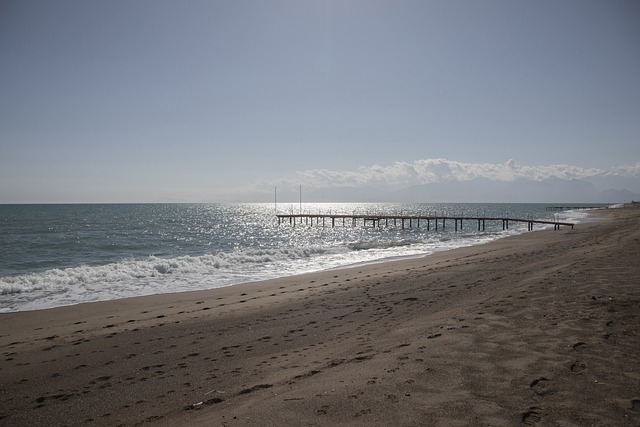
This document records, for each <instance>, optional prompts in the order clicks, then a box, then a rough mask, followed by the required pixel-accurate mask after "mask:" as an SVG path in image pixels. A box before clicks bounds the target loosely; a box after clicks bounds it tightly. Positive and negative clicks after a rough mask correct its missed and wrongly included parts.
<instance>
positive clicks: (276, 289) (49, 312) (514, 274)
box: [0, 207, 640, 426]
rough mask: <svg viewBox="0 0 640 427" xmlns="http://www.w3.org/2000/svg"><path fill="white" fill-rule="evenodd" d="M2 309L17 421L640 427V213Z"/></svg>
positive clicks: (7, 401)
mask: <svg viewBox="0 0 640 427" xmlns="http://www.w3.org/2000/svg"><path fill="white" fill-rule="evenodd" d="M598 216H599V217H600V218H602V220H601V221H596V222H587V223H581V224H578V225H577V226H576V227H575V229H574V230H564V229H563V230H560V231H554V230H541V231H537V232H535V233H524V234H519V235H517V236H510V237H505V238H500V239H497V240H494V241H492V242H489V243H485V244H482V245H474V246H468V247H464V248H458V249H453V250H449V251H444V252H437V253H434V254H431V255H428V256H423V257H420V258H412V259H403V260H397V261H386V262H381V263H374V264H367V265H358V266H351V267H345V268H341V269H336V270H325V271H320V272H315V273H306V274H304V275H298V276H289V277H283V278H279V279H271V280H267V281H261V282H250V283H246V284H240V285H232V286H227V287H223V288H215V289H211V290H205V291H191V292H183V293H176V294H161V295H152V296H145V297H133V298H127V299H119V300H112V301H103V302H94V303H85V304H79V305H72V306H64V307H58V308H52V309H43V310H35V311H22V312H10V313H2V314H0V322H2V325H3V327H2V333H1V334H0V348H1V349H2V354H3V358H2V359H1V361H0V372H1V373H2V376H3V378H4V380H3V385H2V395H1V399H2V404H1V405H0V425H19V424H22V425H49V424H52V423H53V425H80V424H85V423H91V424H90V425H138V424H141V423H145V424H147V423H149V424H152V425H228V426H232V425H326V426H329V425H362V426H364V425H407V426H409V425H443V426H444V425H486V424H490V425H512V424H517V423H525V424H535V423H541V424H542V425H547V424H572V425H593V424H597V425H601V424H614V425H637V424H638V423H640V368H638V366H640V365H639V364H638V362H639V361H640V344H638V342H639V340H638V333H639V332H640V331H639V325H640V290H639V289H638V286H637V279H638V277H640V267H638V266H637V260H638V259H640V252H639V249H640V244H639V243H638V242H640V231H639V227H638V225H639V224H640V210H638V209H637V208H634V207H626V208H620V209H615V210H613V209H608V210H603V211H600V212H598Z"/></svg>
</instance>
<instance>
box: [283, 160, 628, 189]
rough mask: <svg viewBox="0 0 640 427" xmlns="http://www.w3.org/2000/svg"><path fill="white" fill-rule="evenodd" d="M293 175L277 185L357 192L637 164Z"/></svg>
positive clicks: (397, 166) (444, 166)
mask: <svg viewBox="0 0 640 427" xmlns="http://www.w3.org/2000/svg"><path fill="white" fill-rule="evenodd" d="M297 173H298V175H299V179H291V180H285V181H280V184H281V185H284V186H285V187H286V186H297V185H298V184H302V185H304V186H306V187H311V188H326V187H346V188H359V187H367V186H373V185H390V186H398V187H406V186H410V185H420V184H431V183H440V182H451V181H458V182H464V181H470V180H473V179H476V178H485V179H488V180H491V181H514V180H516V179H520V178H523V179H528V180H533V181H541V180H544V179H548V178H551V177H556V178H560V179H583V178H588V177H593V176H602V175H605V174H609V173H610V174H616V175H626V176H639V173H640V163H637V164H636V165H631V166H620V167H617V168H615V169H612V170H604V169H598V168H582V167H579V166H571V165H543V166H521V165H518V164H517V163H516V161H515V160H513V159H510V160H509V161H507V162H506V163H464V162H458V161H453V160H447V159H421V160H416V161H413V162H394V163H392V164H390V165H386V166H384V165H372V166H363V167H360V168H359V169H358V170H346V171H337V170H330V169H311V170H304V171H299V172H297ZM287 184H289V185H287Z"/></svg>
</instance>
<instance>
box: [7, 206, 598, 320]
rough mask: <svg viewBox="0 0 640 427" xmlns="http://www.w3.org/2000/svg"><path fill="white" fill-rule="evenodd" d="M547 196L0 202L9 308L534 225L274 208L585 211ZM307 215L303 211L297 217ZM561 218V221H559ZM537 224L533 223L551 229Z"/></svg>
mask: <svg viewBox="0 0 640 427" xmlns="http://www.w3.org/2000/svg"><path fill="white" fill-rule="evenodd" d="M550 206H551V205H545V204H395V203H394V204H392V203H303V204H298V203H290V204H287V203H279V204H277V205H276V204H274V203H271V204H268V203H265V204H260V203H252V204H60V205H56V204H46V205H36V204H32V205H0V312H15V311H24V310H39V309H45V308H51V307H58V306H65V305H72V304H78V303H85V302H91V301H103V300H115V299H119V298H127V297H133V296H141V295H152V294H163V293H170V292H183V291H193V290H203V289H211V288H218V287H222V286H232V285H235V284H238V283H244V282H252V281H259V280H264V279H271V278H277V277H283V276H290V275H295V274H300V273H307V272H313V271H319V270H329V269H338V268H343V267H347V266H352V265H357V264H366V263H375V262H381V261H385V260H391V259H400V258H408V257H418V256H424V255H429V254H432V253H434V252H438V251H446V250H450V249H454V248H459V247H463V246H470V245H479V244H483V243H486V242H489V241H492V240H495V239H499V238H502V237H505V236H509V235H514V234H520V233H525V232H528V231H527V224H526V223H522V224H518V223H513V222H512V223H510V224H509V229H508V230H503V227H502V222H499V221H498V222H496V221H492V222H487V223H486V224H485V230H480V231H479V230H478V227H477V222H475V221H468V222H464V223H463V224H462V227H459V228H458V230H455V228H454V224H453V221H449V222H448V223H447V224H446V227H445V228H444V229H443V227H442V224H440V226H439V227H438V230H437V231H436V230H435V225H434V224H433V222H431V227H430V229H429V230H428V229H427V227H426V224H425V223H424V221H423V222H422V223H421V224H420V227H418V226H417V223H416V221H414V222H413V223H412V227H409V224H408V221H406V222H405V227H404V228H403V227H402V226H401V224H400V222H399V221H398V222H396V223H395V224H394V223H393V222H390V223H388V224H385V223H384V222H382V223H381V224H380V225H381V226H380V227H377V226H376V227H373V226H371V224H370V223H369V224H367V226H365V224H363V223H361V222H360V223H357V224H356V225H355V226H354V225H353V223H352V222H351V221H347V222H346V223H345V224H344V225H343V223H342V221H341V220H337V221H336V222H335V226H334V227H332V226H331V222H330V221H327V222H325V224H324V226H323V225H322V222H318V221H315V222H314V223H313V225H311V224H310V223H308V221H307V222H304V221H303V222H302V223H301V222H298V223H297V224H296V225H295V226H293V225H291V224H290V222H289V221H288V220H286V221H281V222H279V221H278V218H277V216H276V214H299V213H304V214H318V215H329V214H349V215H352V214H366V215H439V216H486V217H489V216H495V217H511V218H523V219H546V220H559V221H567V222H574V223H578V222H581V221H585V220H588V212H587V211H585V210H580V209H575V210H571V209H570V210H562V211H559V210H550ZM298 221H300V220H298ZM551 227H553V226H551ZM544 228H548V227H545V226H543V225H536V226H535V229H534V231H535V230H542V229H544Z"/></svg>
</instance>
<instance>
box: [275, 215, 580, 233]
mask: <svg viewBox="0 0 640 427" xmlns="http://www.w3.org/2000/svg"><path fill="white" fill-rule="evenodd" d="M276 216H277V217H278V224H281V223H282V222H283V221H284V222H285V223H286V222H287V221H288V222H289V224H290V225H292V226H294V227H295V226H296V224H297V223H299V224H300V225H311V226H313V225H314V220H315V224H316V225H321V226H323V227H325V226H328V225H331V227H335V226H336V222H338V224H339V225H340V223H342V226H343V227H344V226H346V225H347V224H348V223H350V224H351V225H352V226H354V227H355V226H356V225H357V224H358V223H361V224H363V225H364V226H365V227H367V226H370V227H381V226H382V225H383V224H384V226H385V227H388V226H389V224H390V223H393V225H394V226H396V227H397V226H398V223H400V227H402V229H404V228H405V227H406V226H407V225H408V226H409V228H413V225H414V224H416V226H417V227H420V221H422V224H423V227H424V224H425V223H426V226H427V230H428V231H429V230H430V229H431V227H432V225H433V226H434V229H435V230H438V224H439V223H440V224H441V226H442V229H443V230H444V229H445V227H446V224H447V221H453V222H454V229H455V231H458V227H459V228H460V230H462V223H463V221H467V222H468V221H471V222H477V226H478V231H480V230H484V229H485V224H486V222H487V221H489V222H498V223H500V222H502V229H503V230H508V229H509V223H510V222H519V223H523V222H524V223H527V229H528V230H529V231H532V230H533V226H534V224H543V225H553V229H554V230H559V229H560V227H561V226H566V227H571V228H573V226H574V224H573V223H570V222H561V221H552V220H539V219H523V218H508V217H479V216H442V215H433V216H420V215H366V214H353V215H349V214H328V215H327V214H277V215H276Z"/></svg>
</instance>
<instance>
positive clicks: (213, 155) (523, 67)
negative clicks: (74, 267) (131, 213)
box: [0, 0, 640, 203]
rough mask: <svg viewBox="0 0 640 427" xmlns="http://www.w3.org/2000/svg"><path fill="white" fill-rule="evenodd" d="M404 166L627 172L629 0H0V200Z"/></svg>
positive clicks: (637, 108)
mask: <svg viewBox="0 0 640 427" xmlns="http://www.w3.org/2000/svg"><path fill="white" fill-rule="evenodd" d="M433 159H446V160H437V161H435V160H433ZM510 159H513V160H515V162H513V161H512V162H509V160H510ZM508 162H509V163H508ZM425 165H427V166H428V167H427V169H424V167H425ZM442 165H445V166H446V167H444V169H445V170H444V171H443V166H442ZM452 165H454V166H453V167H452ZM456 165H458V166H456ZM459 165H462V166H459ZM558 165H560V166H558ZM625 165H626V166H625ZM421 167H422V169H420V168H421ZM398 168H401V169H402V168H405V169H407V168H408V169H409V171H408V172H406V173H407V174H408V175H407V176H409V177H413V178H407V179H405V181H406V182H407V183H413V182H414V181H415V182H417V183H421V182H423V181H428V180H429V179H431V180H438V179H445V178H443V177H442V176H441V175H442V174H448V176H449V178H447V179H459V178H457V177H455V176H452V174H453V175H455V173H456V171H459V170H463V169H464V170H467V171H468V169H470V168H471V169H474V168H475V169H477V170H480V171H484V170H492V168H493V169H495V170H501V171H503V172H504V171H507V172H508V171H515V170H519V171H520V172H521V171H522V169H523V168H524V169H525V170H526V172H527V174H529V175H526V174H525V176H527V177H531V176H534V175H535V174H536V173H537V172H536V171H538V170H539V171H541V172H540V173H542V174H543V175H544V173H543V172H544V171H547V172H548V171H550V170H553V171H560V172H558V173H560V174H563V173H564V174H565V175H566V174H567V173H569V175H570V176H571V177H581V176H582V175H585V176H586V175H589V174H590V173H594V174H602V173H612V171H615V172H616V173H618V172H620V171H625V172H624V173H627V174H631V175H633V174H635V175H634V176H636V177H638V176H640V175H638V174H639V173H640V2H639V1H635V0H629V1H617V0H606V1H605V0H598V1H590V0H535V1H534V0H531V1H526V0H501V1H499V0H420V1H404V0H384V1H382V0H351V1H349V0H316V1H301V0H253V1H251V0H246V1H245V0H233V1H232V0H229V1H213V0H210V1H196V0H185V1H162V0H136V1H129V0H126V1H124V0H123V1H118V0H110V1H102V0H101V1H91V0H77V1H71V0H56V1H50V0H42V1H34V0H1V1H0V203H12V202H83V201H88V202H109V201H116V202H117V201H173V200H180V201H204V202H215V201H224V200H238V199H242V200H254V199H255V200H258V199H260V198H263V199H266V200H269V199H270V198H271V197H272V193H273V186H274V185H279V186H282V187H283V191H285V189H284V188H285V187H286V186H287V185H291V186H292V187H293V186H294V185H295V183H297V182H303V183H304V185H313V184H312V182H313V181H316V180H317V179H318V176H322V177H323V179H324V180H325V181H326V182H324V184H323V185H326V186H329V187H330V186H332V185H338V186H340V185H342V186H344V185H347V186H352V187H357V186H358V185H365V184H367V183H371V182H374V181H376V180H377V182H388V181H389V179H388V177H387V175H388V174H392V175H393V174H395V175H393V176H396V177H397V169H398ZM503 172H500V174H502V173H503ZM520 172H518V173H517V174H516V175H517V176H520ZM479 173H480V175H482V173H483V172H479ZM554 173H556V172H554ZM372 174H373V175H375V176H374V177H373V178H372ZM385 174H387V175H385ZM500 174H499V175H497V178H496V179H508V177H507V178H504V177H503V175H500ZM535 176H542V175H535ZM345 177H346V178H345ZM416 177H417V178H416ZM543 177H544V176H543ZM536 179H537V178H536ZM332 180H334V181H332ZM367 180H369V181H367ZM371 180H373V181H371ZM412 180H413V181H412ZM391 181H393V178H392V179H391ZM393 182H395V181H393ZM318 185H320V184H318Z"/></svg>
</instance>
